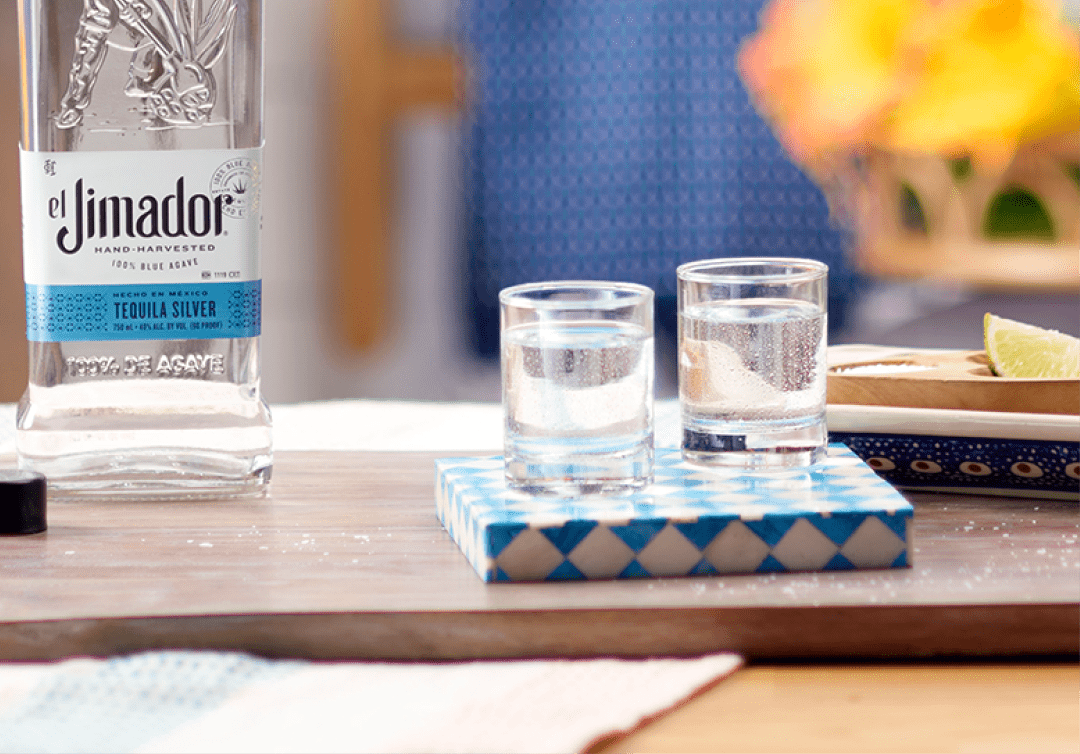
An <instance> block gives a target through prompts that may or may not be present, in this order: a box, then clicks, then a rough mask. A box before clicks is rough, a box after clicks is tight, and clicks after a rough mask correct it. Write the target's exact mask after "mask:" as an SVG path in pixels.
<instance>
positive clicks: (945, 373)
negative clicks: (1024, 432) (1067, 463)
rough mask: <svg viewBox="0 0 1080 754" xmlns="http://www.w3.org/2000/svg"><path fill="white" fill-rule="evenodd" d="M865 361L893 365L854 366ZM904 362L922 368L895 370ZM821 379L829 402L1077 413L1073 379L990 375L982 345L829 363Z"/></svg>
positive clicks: (1078, 391)
mask: <svg viewBox="0 0 1080 754" xmlns="http://www.w3.org/2000/svg"><path fill="white" fill-rule="evenodd" d="M865 367H883V368H890V367H891V368H894V369H896V370H897V371H894V372H887V373H879V374H868V373H865V372H860V371H858V370H859V369H860V368H865ZM905 367H921V368H922V370H921V371H901V370H902V369H904V368H905ZM827 381H828V402H829V403H830V404H845V405H856V406H900V407H904V408H953V409H961V410H966V411H1005V412H1019V413H1031V414H1080V382H1078V381H1077V380H1052V379H1009V378H1005V377H996V376H994V374H993V373H992V372H991V371H990V368H989V366H988V363H987V358H986V353H985V352H984V351H942V352H929V353H928V352H922V353H920V352H912V353H910V354H907V355H896V356H892V357H890V358H887V359H880V360H874V361H870V362H856V363H848V364H843V365H840V366H837V367H833V368H832V369H830V370H829V374H828V379H827Z"/></svg>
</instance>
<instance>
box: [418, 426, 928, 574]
mask: <svg viewBox="0 0 1080 754" xmlns="http://www.w3.org/2000/svg"><path fill="white" fill-rule="evenodd" d="M435 472H436V484H435V489H436V509H437V512H438V516H439V520H440V521H441V522H442V524H443V526H444V527H445V528H446V530H447V531H448V532H449V534H450V536H451V538H453V540H454V541H455V542H456V543H457V545H458V546H459V547H460V548H461V550H462V552H463V553H464V555H465V557H466V559H467V560H468V561H469V563H470V564H472V566H473V568H475V569H476V571H477V573H479V574H480V576H481V578H483V579H484V580H485V581H560V580H581V579H625V578H647V577H668V576H705V575H713V574H733V573H775V572H784V571H819V570H825V571H829V570H848V569H854V568H902V567H906V566H909V565H910V563H911V554H910V553H911V528H912V516H913V509H912V507H911V505H910V504H909V503H908V502H907V501H906V500H905V499H904V498H903V496H901V495H900V493H898V492H897V491H896V490H895V489H894V488H893V487H892V486H891V485H889V484H888V483H887V482H885V481H884V480H883V479H881V478H880V477H879V476H878V475H877V474H876V473H875V471H874V470H873V469H872V468H870V467H869V466H868V465H867V464H866V463H864V462H863V461H862V460H860V459H859V457H858V456H856V455H855V454H854V453H852V452H851V451H850V450H848V449H847V448H846V447H844V446H843V445H838V444H837V445H832V446H830V448H829V454H828V457H827V459H826V460H825V461H824V462H823V463H821V464H818V465H817V466H814V467H812V468H811V469H807V470H795V471H792V470H786V471H778V472H756V473H753V474H748V473H741V472H733V471H730V470H725V471H723V472H714V471H711V470H708V469H703V468H700V467H696V466H692V465H690V464H687V463H685V462H684V461H683V460H682V455H681V453H680V451H679V450H678V449H676V448H658V449H657V451H656V464H655V481H654V483H653V484H652V485H650V486H648V487H646V488H645V489H642V490H639V491H637V492H633V493H631V494H627V495H620V496H585V497H580V498H573V499H559V498H552V497H535V496H531V495H528V494H525V493H521V492H517V491H513V490H510V489H508V488H507V487H506V483H505V479H504V476H503V462H502V458H501V457H498V456H491V457H485V458H443V459H439V460H438V461H436V462H435Z"/></svg>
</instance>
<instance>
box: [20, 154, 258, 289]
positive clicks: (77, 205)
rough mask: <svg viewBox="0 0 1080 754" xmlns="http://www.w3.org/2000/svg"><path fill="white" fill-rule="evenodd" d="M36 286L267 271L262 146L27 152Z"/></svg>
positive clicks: (240, 278) (27, 262)
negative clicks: (262, 258)
mask: <svg viewBox="0 0 1080 754" xmlns="http://www.w3.org/2000/svg"><path fill="white" fill-rule="evenodd" d="M21 171H22V206H23V270H24V276H25V280H26V283H28V284H31V285H37V286H69V285H77V286H88V285H141V286H146V285H155V284H175V283H205V282H215V283H218V282H230V283H237V282H245V281H256V280H259V279H260V270H259V235H260V231H261V225H262V207H261V182H262V149H261V148H255V149H239V150H234V149H220V150H170V151H160V152H27V151H25V150H24V151H22V154H21Z"/></svg>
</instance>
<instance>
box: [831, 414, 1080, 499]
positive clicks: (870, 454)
mask: <svg viewBox="0 0 1080 754" xmlns="http://www.w3.org/2000/svg"><path fill="white" fill-rule="evenodd" d="M828 425H829V439H830V441H832V442H842V443H844V444H845V445H847V446H848V447H849V448H851V450H852V451H854V453H855V454H856V455H857V456H859V457H860V458H862V459H863V460H864V461H865V462H866V463H867V465H868V466H870V467H871V468H873V469H875V470H876V471H877V472H878V474H879V475H880V476H881V477H882V478H883V479H885V480H886V481H888V482H890V483H891V484H893V485H894V486H896V487H898V488H900V489H911V490H923V491H927V492H967V493H971V492H977V493H980V494H984V495H1010V496H1020V497H1039V498H1056V499H1064V500H1080V417H1076V416H1072V415H1058V414H1012V413H1000V412H994V411H955V410H950V409H916V408H897V407H892V406H851V405H830V406H829V408H828Z"/></svg>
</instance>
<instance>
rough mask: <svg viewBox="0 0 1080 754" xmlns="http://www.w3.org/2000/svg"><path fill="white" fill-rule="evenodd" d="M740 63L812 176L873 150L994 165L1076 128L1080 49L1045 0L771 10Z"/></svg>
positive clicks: (788, 2) (855, 0)
mask: <svg viewBox="0 0 1080 754" xmlns="http://www.w3.org/2000/svg"><path fill="white" fill-rule="evenodd" d="M738 62H739V70H740V73H741V74H742V77H743V79H744V81H745V82H746V84H747V87H748V89H749V90H750V93H751V95H752V96H753V98H754V101H755V104H756V105H757V107H758V108H759V110H760V111H761V112H762V113H763V114H764V115H765V116H766V117H767V118H768V119H769V120H770V121H771V122H772V123H773V125H774V127H775V129H776V131H777V134H778V136H779V138H780V139H781V141H782V142H783V144H784V145H785V147H786V148H787V149H788V150H789V152H790V153H791V155H792V156H793V157H794V158H795V159H796V160H797V161H799V162H801V163H803V164H804V165H806V166H807V167H809V168H810V169H812V170H815V171H817V172H822V171H827V170H828V165H829V164H830V163H831V162H833V161H834V160H836V159H837V158H840V159H843V158H844V157H846V156H847V155H850V154H852V153H858V152H860V151H864V150H867V149H869V148H872V147H880V148H886V149H892V150H901V151H917V152H926V153H933V154H939V155H942V156H946V157H960V156H966V155H970V156H972V157H974V158H975V160H976V164H979V165H989V166H991V167H1002V166H1003V165H1005V164H1007V163H1008V161H1009V159H1011V156H1012V154H1013V153H1014V152H1015V150H1016V148H1017V145H1019V144H1023V143H1028V142H1032V141H1035V140H1038V139H1041V138H1044V137H1047V136H1052V135H1056V134H1061V133H1068V132H1070V131H1076V130H1077V129H1080V41H1078V35H1077V33H1076V29H1075V27H1072V26H1070V25H1068V24H1067V23H1066V22H1065V21H1064V20H1063V13H1062V8H1061V5H1060V2H1055V0H774V2H773V3H772V4H771V5H770V6H769V7H768V8H767V9H766V11H765V13H764V14H763V16H762V24H761V29H760V31H759V32H758V33H757V34H756V35H754V36H752V37H750V38H749V39H748V40H747V41H746V42H745V43H744V45H743V47H742V49H741V50H740V54H739V61H738Z"/></svg>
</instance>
